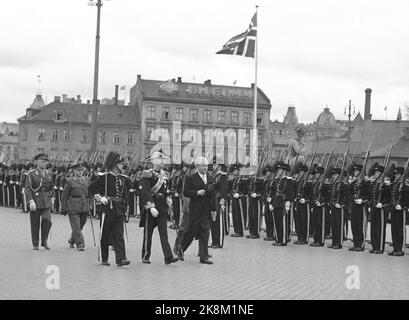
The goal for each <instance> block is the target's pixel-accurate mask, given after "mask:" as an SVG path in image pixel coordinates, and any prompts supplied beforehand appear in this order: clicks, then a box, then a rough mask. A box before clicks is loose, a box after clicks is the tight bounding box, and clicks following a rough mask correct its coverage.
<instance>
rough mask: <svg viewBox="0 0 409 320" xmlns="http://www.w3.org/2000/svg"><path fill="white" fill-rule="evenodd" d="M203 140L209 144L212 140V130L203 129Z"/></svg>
mask: <svg viewBox="0 0 409 320" xmlns="http://www.w3.org/2000/svg"><path fill="white" fill-rule="evenodd" d="M204 140H205V144H206V145H211V143H212V142H213V130H205V131H204Z"/></svg>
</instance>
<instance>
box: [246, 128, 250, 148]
mask: <svg viewBox="0 0 409 320" xmlns="http://www.w3.org/2000/svg"><path fill="white" fill-rule="evenodd" d="M245 144H246V145H250V131H247V130H246V141H245Z"/></svg>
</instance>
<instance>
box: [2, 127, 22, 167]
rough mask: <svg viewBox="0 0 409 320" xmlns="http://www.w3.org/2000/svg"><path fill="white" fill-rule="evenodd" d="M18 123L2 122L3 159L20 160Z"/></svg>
mask: <svg viewBox="0 0 409 320" xmlns="http://www.w3.org/2000/svg"><path fill="white" fill-rule="evenodd" d="M18 139H19V130H18V123H8V122H2V123H0V156H1V157H2V159H3V161H5V160H6V159H7V160H13V161H15V160H18V157H19V150H18Z"/></svg>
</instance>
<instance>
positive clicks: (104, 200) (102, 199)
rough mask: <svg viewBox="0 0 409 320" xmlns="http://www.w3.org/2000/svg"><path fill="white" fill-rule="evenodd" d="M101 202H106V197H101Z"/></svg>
mask: <svg viewBox="0 0 409 320" xmlns="http://www.w3.org/2000/svg"><path fill="white" fill-rule="evenodd" d="M101 203H102V204H103V205H106V204H108V199H107V198H105V197H101Z"/></svg>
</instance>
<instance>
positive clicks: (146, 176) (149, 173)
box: [141, 170, 153, 179]
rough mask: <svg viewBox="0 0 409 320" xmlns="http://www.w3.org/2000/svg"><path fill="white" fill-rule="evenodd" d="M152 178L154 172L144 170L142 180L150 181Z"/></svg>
mask: <svg viewBox="0 0 409 320" xmlns="http://www.w3.org/2000/svg"><path fill="white" fill-rule="evenodd" d="M152 176H153V174H152V172H151V171H150V170H143V171H142V176H141V178H142V179H143V178H147V179H149V178H151V177H152Z"/></svg>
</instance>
